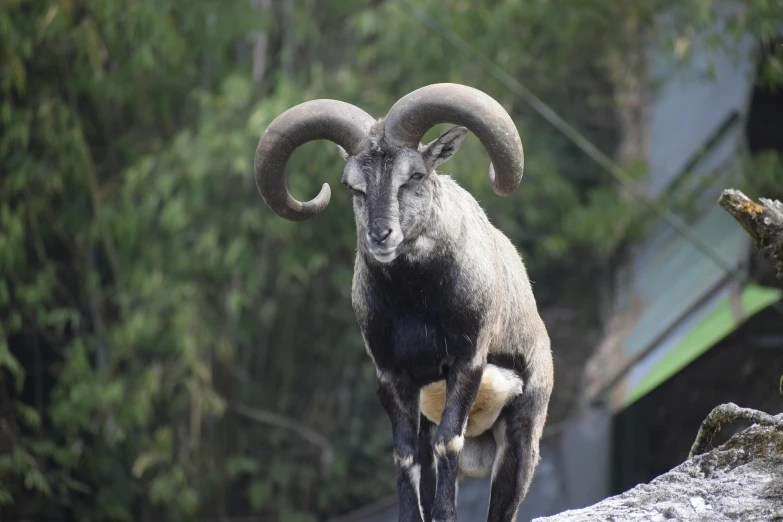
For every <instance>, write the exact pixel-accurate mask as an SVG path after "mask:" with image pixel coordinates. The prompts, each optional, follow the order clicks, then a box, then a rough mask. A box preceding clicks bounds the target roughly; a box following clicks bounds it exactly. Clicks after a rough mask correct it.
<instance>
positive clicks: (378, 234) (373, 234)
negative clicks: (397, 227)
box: [370, 225, 392, 245]
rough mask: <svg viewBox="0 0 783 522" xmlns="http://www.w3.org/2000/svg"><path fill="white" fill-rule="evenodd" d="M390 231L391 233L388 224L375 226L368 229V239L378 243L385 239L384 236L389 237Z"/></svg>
mask: <svg viewBox="0 0 783 522" xmlns="http://www.w3.org/2000/svg"><path fill="white" fill-rule="evenodd" d="M391 233H392V229H391V228H389V226H388V225H385V226H380V227H376V228H374V229H373V230H372V231H370V239H372V240H373V241H375V243H377V244H379V245H380V244H382V243H383V242H384V241H386V238H387V237H389V235H390V234H391Z"/></svg>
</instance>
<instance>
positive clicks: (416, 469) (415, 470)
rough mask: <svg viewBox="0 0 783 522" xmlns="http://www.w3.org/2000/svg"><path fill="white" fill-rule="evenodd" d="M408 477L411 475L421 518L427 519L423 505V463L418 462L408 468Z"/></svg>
mask: <svg viewBox="0 0 783 522" xmlns="http://www.w3.org/2000/svg"><path fill="white" fill-rule="evenodd" d="M408 477H410V479H411V484H413V489H414V490H415V491H416V501H417V502H418V503H419V514H420V515H421V519H422V520H425V518H424V509H423V508H422V507H421V465H419V464H416V465H415V466H411V468H410V469H409V470H408Z"/></svg>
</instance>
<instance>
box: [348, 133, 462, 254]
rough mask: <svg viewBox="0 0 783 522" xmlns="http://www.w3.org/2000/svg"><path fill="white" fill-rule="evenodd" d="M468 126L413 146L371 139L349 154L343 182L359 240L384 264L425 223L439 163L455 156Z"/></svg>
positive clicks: (402, 247) (415, 234) (404, 246)
mask: <svg viewBox="0 0 783 522" xmlns="http://www.w3.org/2000/svg"><path fill="white" fill-rule="evenodd" d="M466 132H467V129H465V128H464V127H454V128H452V129H450V130H449V131H447V132H445V133H444V134H443V135H442V136H441V137H440V138H438V139H437V140H435V141H433V142H432V143H430V144H429V145H423V146H420V147H419V148H418V150H414V149H412V148H408V147H395V146H392V145H389V144H387V143H385V142H384V141H383V140H382V139H380V140H371V142H370V143H369V144H368V146H367V147H366V148H365V149H364V150H362V151H360V152H359V153H358V154H356V155H354V156H348V155H347V154H346V153H345V151H344V150H342V149H340V153H341V154H342V155H343V158H345V159H346V160H347V164H346V165H345V170H344V171H343V178H342V184H343V185H344V186H346V187H348V189H349V190H350V191H351V194H352V196H353V209H354V214H355V215H356V223H357V232H358V234H359V241H360V242H362V241H363V242H364V245H365V246H366V249H367V251H368V252H369V253H370V254H372V256H373V257H374V258H375V259H376V260H377V261H379V262H381V263H389V262H391V261H393V260H394V259H396V258H397V256H399V255H400V254H401V253H402V252H404V250H405V248H406V245H407V244H409V243H410V241H411V240H413V239H415V238H416V237H417V236H418V235H419V234H420V233H421V231H422V230H423V229H424V227H425V226H426V222H427V219H428V217H429V214H430V208H431V206H432V201H433V190H434V187H435V184H434V180H433V176H434V174H433V172H434V170H435V167H437V166H438V165H440V164H441V163H443V162H444V161H446V160H448V159H449V158H451V156H453V155H454V154H455V153H456V152H457V149H459V146H460V145H461V144H462V141H463V139H464V138H465V134H466Z"/></svg>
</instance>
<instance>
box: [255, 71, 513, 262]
mask: <svg viewBox="0 0 783 522" xmlns="http://www.w3.org/2000/svg"><path fill="white" fill-rule="evenodd" d="M439 123H454V124H457V125H459V126H458V127H453V128H451V129H449V130H448V131H446V132H445V133H444V134H443V135H441V136H440V137H439V138H438V139H436V140H435V141H433V142H431V143H429V144H427V145H422V144H421V143H420V140H421V138H422V136H423V135H424V133H426V132H427V131H428V130H429V129H431V128H432V127H434V126H435V125H437V124H439ZM468 130H470V131H472V132H473V133H474V134H475V135H476V136H477V137H478V138H479V140H480V141H481V143H482V144H483V145H484V148H485V149H486V151H487V153H488V154H489V157H490V160H491V161H492V164H491V165H490V169H489V178H490V182H491V183H492V186H493V188H494V190H495V192H496V193H497V194H500V195H501V196H505V195H506V194H508V193H509V192H511V191H512V190H514V188H516V186H517V185H519V182H520V180H521V178H522V170H523V164H524V155H523V151H522V142H521V141H520V139H519V134H518V133H517V130H516V127H515V126H514V123H513V121H512V120H511V118H510V117H509V115H508V114H507V113H506V111H505V110H504V109H503V107H502V106H500V104H498V103H497V102H496V101H495V100H493V99H492V98H490V97H489V96H487V95H486V94H484V93H483V92H481V91H478V90H476V89H472V88H470V87H465V86H463V85H455V84H435V85H430V86H427V87H423V88H421V89H418V90H416V91H414V92H412V93H410V94H409V95H407V96H405V97H404V98H402V99H400V100H399V101H398V102H397V103H395V104H394V106H393V107H392V108H391V110H390V111H389V113H388V114H387V115H386V117H385V118H384V119H383V120H379V121H376V120H375V119H374V118H372V117H371V116H370V115H369V114H367V113H366V112H364V111H363V110H361V109H359V108H358V107H355V106H353V105H350V104H348V103H343V102H339V101H335V100H313V101H310V102H306V103H302V104H300V105H297V106H296V107H293V108H291V109H289V110H288V111H286V112H284V113H283V114H281V115H280V116H278V117H277V118H276V119H275V121H273V122H272V123H271V124H270V125H269V127H268V128H267V130H266V131H265V132H264V134H263V135H262V136H261V140H260V141H259V143H258V148H257V149H256V157H255V175H256V185H257V186H258V190H259V192H261V195H262V197H263V198H264V201H266V203H267V205H269V207H270V208H271V209H272V210H273V211H274V212H275V213H277V214H278V215H279V216H281V217H284V218H286V219H289V220H292V221H304V220H306V219H310V218H312V217H314V216H316V215H318V214H319V213H320V212H321V211H323V209H324V208H325V207H326V205H327V204H328V203H329V199H330V197H331V191H330V189H329V185H328V184H324V185H323V188H322V189H321V192H320V193H319V194H318V196H316V197H315V198H314V199H313V200H311V201H308V202H305V203H302V202H299V201H297V200H296V199H294V198H293V197H292V196H291V194H290V193H289V192H288V188H287V186H286V183H285V175H284V171H285V165H286V163H287V161H288V158H289V157H290V155H291V154H292V153H293V151H294V150H295V149H296V148H297V147H299V146H300V145H302V144H304V143H307V142H309V141H313V140H317V139H327V140H330V141H332V142H334V143H336V144H337V145H338V147H339V150H340V154H341V155H342V156H343V158H344V159H345V160H346V166H345V169H344V171H343V176H342V184H343V185H345V186H346V187H348V189H349V190H351V192H352V195H353V206H354V213H355V215H356V222H357V230H358V232H359V241H360V242H364V246H365V247H366V250H367V251H368V252H369V253H371V254H372V255H373V256H374V257H375V259H376V260H378V261H380V262H389V261H392V260H393V259H394V258H395V257H397V255H398V254H399V253H400V250H401V246H402V245H405V243H406V241H410V240H412V239H414V238H415V237H417V236H418V234H419V233H420V232H421V230H422V229H423V228H424V227H425V226H426V223H427V219H428V217H429V215H430V209H431V205H432V201H433V187H434V180H433V171H434V169H435V168H436V167H437V166H438V165H440V164H441V163H443V162H444V161H446V160H448V159H449V158H451V157H452V156H453V155H454V154H455V153H456V152H457V150H458V149H459V146H460V145H461V144H462V141H463V140H464V138H465V135H466V133H467V131H468Z"/></svg>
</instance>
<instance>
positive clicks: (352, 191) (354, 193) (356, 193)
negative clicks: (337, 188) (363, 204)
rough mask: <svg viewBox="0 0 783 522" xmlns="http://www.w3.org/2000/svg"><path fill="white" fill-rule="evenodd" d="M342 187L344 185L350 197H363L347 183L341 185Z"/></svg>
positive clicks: (359, 191)
mask: <svg viewBox="0 0 783 522" xmlns="http://www.w3.org/2000/svg"><path fill="white" fill-rule="evenodd" d="M343 185H345V186H346V187H347V188H348V190H350V191H351V196H364V192H362V191H361V190H358V189H355V188H353V187H352V186H350V185H349V184H347V183H343Z"/></svg>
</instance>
